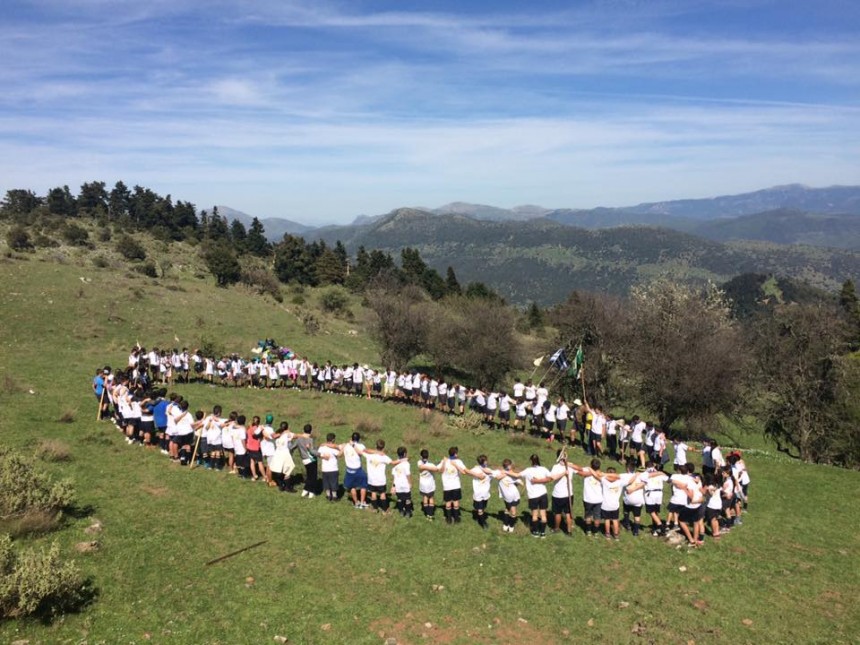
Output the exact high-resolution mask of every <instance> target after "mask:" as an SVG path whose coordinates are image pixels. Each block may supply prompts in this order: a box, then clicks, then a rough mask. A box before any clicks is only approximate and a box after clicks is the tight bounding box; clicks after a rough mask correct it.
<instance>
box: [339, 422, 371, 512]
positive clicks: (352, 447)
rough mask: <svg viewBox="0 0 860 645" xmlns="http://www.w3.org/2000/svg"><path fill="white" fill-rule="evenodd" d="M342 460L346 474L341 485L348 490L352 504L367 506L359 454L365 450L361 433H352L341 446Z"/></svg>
mask: <svg viewBox="0 0 860 645" xmlns="http://www.w3.org/2000/svg"><path fill="white" fill-rule="evenodd" d="M341 450H342V452H343V460H344V464H345V465H346V475H345V476H344V478H343V487H344V488H345V489H346V490H348V491H349V495H350V497H351V498H352V505H353V506H354V507H355V508H357V509H359V510H362V509H365V508H367V474H366V473H365V472H364V469H363V468H362V467H361V455H362V454H363V453H364V451H365V447H364V444H363V443H361V435H360V434H359V433H357V432H353V433H352V439H351V440H350V441H349V442H348V443H345V444H343V445H342V446H341Z"/></svg>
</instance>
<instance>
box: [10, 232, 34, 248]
mask: <svg viewBox="0 0 860 645" xmlns="http://www.w3.org/2000/svg"><path fill="white" fill-rule="evenodd" d="M6 244H8V245H9V248H10V249H12V250H13V251H29V250H30V249H32V248H33V242H32V241H31V240H30V234H29V233H28V232H27V229H25V228H24V227H23V226H13V227H12V228H10V229H9V232H8V233H6Z"/></svg>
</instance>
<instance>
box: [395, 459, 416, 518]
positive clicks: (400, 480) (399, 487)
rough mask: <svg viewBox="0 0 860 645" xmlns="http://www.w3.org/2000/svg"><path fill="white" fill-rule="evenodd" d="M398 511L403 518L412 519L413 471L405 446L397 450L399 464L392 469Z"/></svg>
mask: <svg viewBox="0 0 860 645" xmlns="http://www.w3.org/2000/svg"><path fill="white" fill-rule="evenodd" d="M391 477H392V479H393V488H394V495H395V497H396V498H397V510H398V511H399V512H400V514H401V515H402V516H403V517H406V518H410V517H412V511H413V507H412V470H411V467H410V465H409V459H408V457H407V451H406V448H405V447H404V446H400V447H399V448H398V449H397V462H396V463H395V465H394V466H393V467H392V468H391Z"/></svg>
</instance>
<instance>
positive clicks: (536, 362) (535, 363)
mask: <svg viewBox="0 0 860 645" xmlns="http://www.w3.org/2000/svg"><path fill="white" fill-rule="evenodd" d="M541 363H543V356H538V357H537V358H536V359H534V360H533V361H532V365H534V366H535V367H540V364H541Z"/></svg>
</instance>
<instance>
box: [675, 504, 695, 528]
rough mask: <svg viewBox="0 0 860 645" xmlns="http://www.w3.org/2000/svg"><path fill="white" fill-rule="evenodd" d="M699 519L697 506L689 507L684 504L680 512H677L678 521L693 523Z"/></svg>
mask: <svg viewBox="0 0 860 645" xmlns="http://www.w3.org/2000/svg"><path fill="white" fill-rule="evenodd" d="M698 519H699V509H698V508H690V507H688V506H684V507H682V508H681V512H680V513H678V521H679V522H683V523H684V524H693V523H694V522H696V521H697V520H698Z"/></svg>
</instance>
